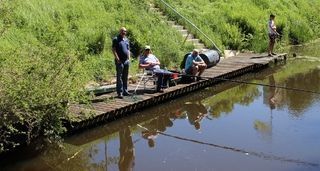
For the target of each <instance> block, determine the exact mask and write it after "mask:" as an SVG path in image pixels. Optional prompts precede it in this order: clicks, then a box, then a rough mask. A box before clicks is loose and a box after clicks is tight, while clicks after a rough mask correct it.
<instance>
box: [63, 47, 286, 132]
mask: <svg viewBox="0 0 320 171" xmlns="http://www.w3.org/2000/svg"><path fill="white" fill-rule="evenodd" d="M286 57H287V54H278V55H276V56H273V57H267V55H266V54H251V53H247V54H239V55H238V56H236V57H231V58H227V59H224V60H221V61H220V62H219V63H218V64H217V65H216V66H214V67H211V68H209V69H206V70H205V72H204V73H203V75H202V77H203V78H205V79H202V80H199V81H197V82H192V83H189V84H178V85H176V86H173V87H169V88H167V89H165V91H164V92H163V93H148V92H147V91H145V90H144V87H143V85H140V86H138V91H137V92H138V93H137V94H135V95H133V96H127V97H125V98H124V99H118V98H115V96H116V94H115V92H113V93H108V94H104V95H101V96H97V97H96V98H95V99H94V100H93V103H92V105H91V106H86V105H83V104H73V105H70V111H71V112H73V113H75V114H76V115H77V116H78V117H79V118H78V121H74V122H72V123H68V124H67V128H68V130H69V132H73V131H77V130H79V129H84V128H87V127H92V126H96V125H98V124H100V123H104V122H106V121H111V120H115V119H118V118H120V117H123V116H126V115H130V114H132V113H134V112H135V111H138V110H142V109H144V108H146V107H148V106H155V105H157V104H159V103H162V102H166V101H168V100H170V99H174V98H177V97H179V96H182V95H184V94H187V93H190V92H193V91H196V90H199V89H203V88H205V87H208V86H211V85H214V84H218V83H219V82H222V80H219V79H231V78H234V77H237V76H241V75H244V74H246V73H249V72H256V71H259V70H261V69H263V68H266V67H268V66H269V64H270V63H277V62H278V61H285V60H286ZM136 87H137V84H131V85H130V86H129V90H130V91H131V92H132V91H133V90H134V89H135V88H136ZM147 88H148V87H147ZM88 116H89V117H88Z"/></svg>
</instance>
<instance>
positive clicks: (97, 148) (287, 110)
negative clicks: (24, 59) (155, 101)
mask: <svg viewBox="0 0 320 171" xmlns="http://www.w3.org/2000/svg"><path fill="white" fill-rule="evenodd" d="M293 53H295V54H296V55H297V56H296V57H292V54H293ZM289 56H290V57H289V58H288V60H287V62H286V64H280V65H277V66H273V67H272V68H269V69H265V70H263V71H261V72H259V73H251V74H247V75H245V76H243V77H239V78H236V79H238V80H242V81H246V82H254V83H261V84H267V85H273V86H275V87H273V86H271V87H270V86H261V85H252V84H239V83H232V82H226V83H224V84H221V85H217V86H212V87H209V88H206V89H204V90H201V91H197V92H195V93H192V94H189V95H187V96H184V97H181V98H179V99H176V100H172V101H170V102H167V103H164V104H161V105H157V106H155V107H153V108H148V109H146V110H144V111H142V112H137V113H135V114H133V115H132V116H130V117H126V118H123V119H120V120H118V121H115V122H112V123H109V124H105V125H102V126H99V127H97V128H93V129H90V130H87V131H85V132H82V133H79V134H76V135H73V136H71V137H68V138H66V140H65V142H64V143H63V148H47V149H46V150H44V151H42V152H41V153H40V154H37V155H32V156H29V157H21V156H25V155H26V154H21V156H20V157H21V158H23V159H19V160H15V158H18V156H13V157H12V159H11V161H10V162H9V164H8V163H6V164H4V163H2V166H1V167H0V168H1V169H0V170H77V171H81V170H137V171H144V170H145V171H150V170H152V171H157V170H159V171H164V170H196V171H202V170H217V171H223V170H227V171H228V170H236V171H247V170H259V171H263V170H266V171H270V170H277V171H300V170H302V171H303V170H308V171H313V170H314V171H315V170H320V148H319V144H320V134H319V131H320V94H319V92H320V86H319V85H320V43H313V44H309V45H307V46H296V47H292V48H291V49H290V55H289ZM284 87H288V88H294V90H289V89H285V88H284Z"/></svg>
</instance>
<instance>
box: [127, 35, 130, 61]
mask: <svg viewBox="0 0 320 171" xmlns="http://www.w3.org/2000/svg"><path fill="white" fill-rule="evenodd" d="M127 41H128V47H127V48H128V60H129V61H130V57H131V52H130V42H129V39H127Z"/></svg>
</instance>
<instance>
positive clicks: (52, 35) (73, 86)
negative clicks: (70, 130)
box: [0, 0, 188, 153]
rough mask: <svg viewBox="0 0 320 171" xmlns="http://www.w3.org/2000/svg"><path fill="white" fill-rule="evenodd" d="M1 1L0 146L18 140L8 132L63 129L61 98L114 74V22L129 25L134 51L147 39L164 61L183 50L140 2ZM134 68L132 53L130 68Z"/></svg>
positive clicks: (52, 134)
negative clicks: (88, 83)
mask: <svg viewBox="0 0 320 171" xmlns="http://www.w3.org/2000/svg"><path fill="white" fill-rule="evenodd" d="M0 2H1V6H0V11H1V15H0V20H1V22H0V37H1V38H0V67H1V73H0V75H1V77H0V115H1V121H0V153H1V152H2V151H4V150H5V149H6V148H7V147H8V146H10V147H11V146H15V145H17V144H15V142H14V139H12V135H15V136H16V135H18V136H19V137H20V138H21V139H23V141H28V140H30V139H32V138H34V137H37V136H39V135H45V137H48V140H49V141H51V138H53V139H55V138H56V137H58V136H57V135H59V134H61V133H62V132H63V131H64V129H63V127H62V123H61V119H68V116H69V114H68V113H67V105H66V104H67V103H74V102H75V103H76V102H78V101H84V102H85V101H86V99H88V98H90V97H88V96H87V95H86V94H85V91H84V86H85V84H86V83H87V82H89V81H92V80H94V81H103V80H109V79H111V78H112V77H113V75H114V73H115V69H114V60H113V59H114V57H113V55H112V53H111V40H112V38H113V37H114V36H116V35H117V33H118V29H119V28H120V27H121V26H126V27H127V29H128V31H129V33H128V36H129V38H130V40H131V49H132V53H133V57H136V56H138V55H139V53H140V49H141V48H142V47H143V46H144V45H145V44H149V45H151V46H152V47H153V51H154V52H155V54H156V55H157V56H159V58H160V59H161V62H162V63H163V64H164V65H166V66H168V67H169V66H174V65H176V64H177V63H179V62H180V58H179V57H182V56H183V54H184V53H185V52H186V51H188V50H187V49H186V48H187V47H185V46H181V43H182V42H183V38H182V37H180V36H179V35H177V34H176V31H175V30H171V29H168V26H167V25H166V24H165V23H161V22H160V19H159V18H157V17H155V16H154V14H152V13H151V12H149V11H148V6H147V5H148V4H147V3H146V2H145V1H141V0H124V1H117V0H91V1H85V0H80V1H79V0H68V1H66V0H58V1H57V0H46V1H38V0H27V1H25V0H15V1H11V0H1V1H0ZM137 69H138V67H137V61H136V60H133V61H132V67H131V71H130V74H134V73H136V72H137ZM5 146H6V147H5Z"/></svg>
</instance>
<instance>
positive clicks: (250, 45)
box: [155, 0, 320, 52]
mask: <svg viewBox="0 0 320 171" xmlns="http://www.w3.org/2000/svg"><path fill="white" fill-rule="evenodd" d="M155 2H156V3H157V5H158V6H159V7H160V8H161V9H163V10H165V11H166V13H167V14H168V15H170V18H171V19H173V20H178V21H179V22H180V23H181V24H183V25H186V26H187V27H188V28H190V30H192V31H193V33H194V34H196V35H198V37H201V40H203V41H204V42H205V43H206V45H207V46H209V47H211V43H210V41H208V40H207V39H206V38H204V36H203V35H201V34H200V33H199V32H197V31H196V30H195V29H192V27H191V26H190V24H186V22H185V21H184V20H182V18H181V17H179V16H178V15H177V14H175V13H174V12H173V11H172V10H171V9H169V8H168V7H166V6H165V5H164V4H163V2H162V0H155ZM165 2H168V3H169V4H170V5H172V6H173V7H174V8H175V9H176V10H177V11H178V12H179V13H181V14H183V15H184V16H185V17H186V18H188V19H189V20H191V21H192V22H193V23H195V25H197V26H198V27H199V28H200V29H201V30H202V31H203V32H204V33H206V34H207V35H208V36H209V37H210V38H211V39H213V40H214V41H215V42H216V44H218V46H219V47H221V48H222V49H233V50H242V49H247V50H254V51H257V52H264V51H266V47H267V43H268V42H267V41H266V40H267V39H268V37H267V34H266V33H267V22H268V19H269V15H270V14H271V13H272V14H275V15H276V23H277V30H278V32H279V33H280V34H281V39H280V41H281V43H282V44H301V43H305V42H307V41H310V40H312V39H315V38H318V37H319V36H320V16H319V15H318V13H319V11H320V1H317V0H310V1H300V0H290V1H287V0H273V1H269V0H246V1H244V0H233V1H223V0H215V1H213V0H165Z"/></svg>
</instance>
